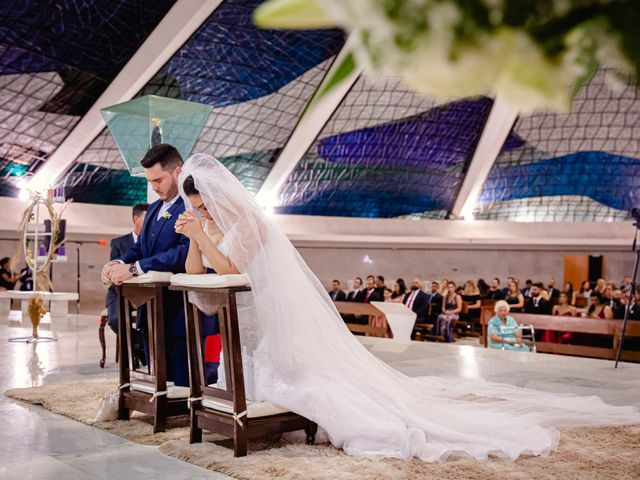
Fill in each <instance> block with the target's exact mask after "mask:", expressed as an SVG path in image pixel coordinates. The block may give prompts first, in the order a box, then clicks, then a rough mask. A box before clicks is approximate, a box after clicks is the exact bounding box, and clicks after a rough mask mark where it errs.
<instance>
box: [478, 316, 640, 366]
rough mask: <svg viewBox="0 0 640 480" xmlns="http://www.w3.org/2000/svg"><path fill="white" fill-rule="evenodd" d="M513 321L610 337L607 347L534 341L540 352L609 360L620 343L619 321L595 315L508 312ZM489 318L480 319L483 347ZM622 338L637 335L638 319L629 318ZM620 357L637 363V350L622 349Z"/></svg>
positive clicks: (639, 357)
mask: <svg viewBox="0 0 640 480" xmlns="http://www.w3.org/2000/svg"><path fill="white" fill-rule="evenodd" d="M510 315H511V316H512V317H513V318H515V320H516V322H518V323H519V324H523V325H533V326H534V328H535V329H536V330H556V331H561V332H574V333H589V334H595V335H605V336H608V337H611V348H608V347H607V348H606V347H593V346H589V345H574V344H566V343H547V342H536V349H537V351H538V352H542V353H555V354H559V355H573V356H578V357H591V358H604V359H608V360H613V359H614V358H615V356H616V350H617V348H618V344H619V343H620V335H621V331H622V320H613V319H612V320H603V319H599V318H582V317H567V316H553V315H535V314H529V313H512V314H510ZM490 319H491V317H488V318H483V319H482V320H483V323H482V331H483V339H484V346H485V347H486V346H487V324H488V322H489V320H490ZM625 337H640V321H629V322H628V323H627V331H626V333H625ZM620 358H621V359H622V360H627V361H632V362H640V352H639V351H628V350H627V351H624V350H623V351H622V353H621V355H620Z"/></svg>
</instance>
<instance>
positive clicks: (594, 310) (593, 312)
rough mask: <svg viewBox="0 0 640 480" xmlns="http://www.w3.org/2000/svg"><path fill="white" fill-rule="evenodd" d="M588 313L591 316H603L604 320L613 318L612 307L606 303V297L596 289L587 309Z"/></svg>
mask: <svg viewBox="0 0 640 480" xmlns="http://www.w3.org/2000/svg"><path fill="white" fill-rule="evenodd" d="M587 315H588V316H589V317H591V318H601V319H603V320H604V319H606V320H610V319H612V318H613V311H612V310H611V307H609V306H608V305H606V304H605V303H604V297H603V296H602V294H600V292H598V291H596V290H594V291H593V292H591V306H590V307H589V310H587Z"/></svg>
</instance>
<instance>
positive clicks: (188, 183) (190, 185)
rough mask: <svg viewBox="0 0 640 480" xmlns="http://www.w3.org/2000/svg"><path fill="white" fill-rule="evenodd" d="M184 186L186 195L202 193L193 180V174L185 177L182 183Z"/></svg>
mask: <svg viewBox="0 0 640 480" xmlns="http://www.w3.org/2000/svg"><path fill="white" fill-rule="evenodd" d="M182 188H183V189H184V193H185V195H187V196H188V195H200V192H199V191H198V189H197V188H196V184H195V182H194V181H193V176H191V175H189V176H188V177H187V178H185V179H184V182H183V183H182Z"/></svg>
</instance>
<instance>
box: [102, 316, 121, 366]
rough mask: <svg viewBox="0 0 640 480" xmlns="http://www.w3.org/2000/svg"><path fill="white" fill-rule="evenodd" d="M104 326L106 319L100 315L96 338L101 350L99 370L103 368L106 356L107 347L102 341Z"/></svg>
mask: <svg viewBox="0 0 640 480" xmlns="http://www.w3.org/2000/svg"><path fill="white" fill-rule="evenodd" d="M106 324H107V317H106V316H105V315H102V316H101V317H100V326H99V327H98V338H99V339H100V349H101V350H102V357H101V358H100V368H104V364H105V358H106V355H107V346H106V343H105V340H104V327H105V325H106ZM116 351H117V350H116Z"/></svg>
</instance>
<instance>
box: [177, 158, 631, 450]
mask: <svg viewBox="0 0 640 480" xmlns="http://www.w3.org/2000/svg"><path fill="white" fill-rule="evenodd" d="M189 175H191V176H193V179H194V181H195V187H196V188H197V189H198V190H199V191H200V193H201V195H202V198H203V201H204V203H205V205H206V207H207V209H208V210H209V213H210V214H211V216H212V218H213V219H214V221H215V222H216V223H217V225H218V227H219V228H220V229H221V230H222V232H223V233H224V235H225V238H224V243H225V245H226V248H227V252H228V256H229V258H230V259H231V260H232V261H233V263H234V264H235V265H236V266H237V268H238V269H239V270H240V271H241V272H242V273H246V274H247V275H248V276H249V278H250V281H251V288H252V296H253V302H254V306H255V312H256V314H255V318H254V319H253V323H252V325H251V326H250V328H251V329H252V332H251V336H250V338H252V339H253V341H252V342H251V345H249V346H248V348H250V350H251V351H250V352H249V355H250V356H251V359H252V362H253V363H254V369H253V370H254V372H255V376H254V378H253V380H252V381H253V382H255V385H253V388H252V389H251V390H252V391H254V392H255V393H254V394H255V396H256V397H257V398H255V400H262V401H268V402H271V403H273V404H276V405H279V406H281V407H284V408H288V409H290V410H291V411H294V412H296V413H299V414H301V415H303V416H305V417H307V418H309V419H312V420H314V421H316V422H317V423H318V424H319V425H320V426H322V427H323V428H324V429H325V430H326V431H327V432H328V434H329V437H330V439H331V442H332V443H333V445H335V446H336V447H339V448H343V449H344V450H345V452H347V453H349V454H356V455H371V456H387V457H396V458H403V459H410V458H411V457H414V456H415V457H418V458H420V459H423V460H425V461H434V460H437V459H440V458H444V457H446V456H447V455H449V454H451V453H466V454H468V455H471V456H473V457H475V458H478V459H482V458H486V457H487V456H488V455H489V454H490V453H492V452H494V453H501V454H504V455H507V456H508V457H510V458H513V459H515V458H517V457H518V456H519V455H521V454H524V453H527V454H534V455H547V454H548V453H549V452H550V451H552V450H553V449H555V448H556V446H557V444H558V440H559V433H558V431H557V427H568V426H582V425H585V426H586V425H589V426H594V425H614V424H631V423H640V413H639V412H638V411H637V410H636V409H635V408H633V407H615V406H610V405H607V404H605V403H604V402H602V401H601V400H600V399H598V398H596V397H578V396H569V395H561V394H551V393H545V392H539V391H535V390H528V389H522V388H518V387H513V386H509V385H503V384H494V383H488V382H484V381H481V380H473V381H472V380H465V379H457V378H440V377H420V378H410V377H407V376H406V375H404V374H402V373H400V372H398V371H396V370H394V369H392V368H391V367H389V366H388V365H386V364H385V363H383V362H382V361H380V360H378V359H377V358H376V357H374V356H373V355H372V354H371V353H369V352H368V351H367V350H366V348H364V347H363V346H362V344H361V343H360V342H359V341H358V340H357V338H356V337H354V336H353V335H352V334H351V333H350V332H349V330H348V329H347V328H346V326H345V325H344V322H343V320H342V318H341V317H340V315H339V314H338V312H337V310H336V308H335V306H334V305H333V303H332V302H331V300H330V298H329V296H328V295H327V293H326V291H325V290H324V288H323V286H322V285H321V283H320V282H319V281H318V279H317V278H316V277H315V275H314V274H313V273H312V272H311V270H310V269H309V267H308V266H307V265H306V263H305V262H304V260H303V259H302V257H301V256H300V255H299V253H298V252H297V251H296V249H295V248H294V247H293V245H292V244H291V242H290V241H289V240H288V239H287V237H286V236H285V235H284V233H283V232H282V231H281V230H280V228H279V227H278V226H277V225H276V224H275V223H274V222H273V221H272V220H271V219H270V218H268V217H267V215H265V213H264V212H263V210H262V209H261V208H260V207H259V206H258V204H257V203H256V202H255V201H254V199H253V197H252V196H251V195H250V194H249V193H248V192H247V191H246V190H245V189H244V187H243V186H242V184H241V183H240V182H239V181H238V180H237V179H236V178H235V176H234V175H233V174H232V173H231V172H230V171H229V170H227V169H226V168H225V167H224V166H223V165H222V164H221V163H220V162H218V161H217V160H216V159H215V158H214V157H212V156H209V155H203V154H198V155H194V156H193V157H191V158H190V159H189V160H187V162H186V163H185V165H184V168H183V172H182V174H181V176H180V188H182V183H183V181H184V179H185V178H186V177H187V176H189ZM181 193H182V194H183V196H184V197H185V201H187V202H188V198H187V197H186V196H185V195H184V192H183V191H182V190H181ZM187 204H188V203H187ZM243 342H244V337H243ZM245 347H247V345H245Z"/></svg>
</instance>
